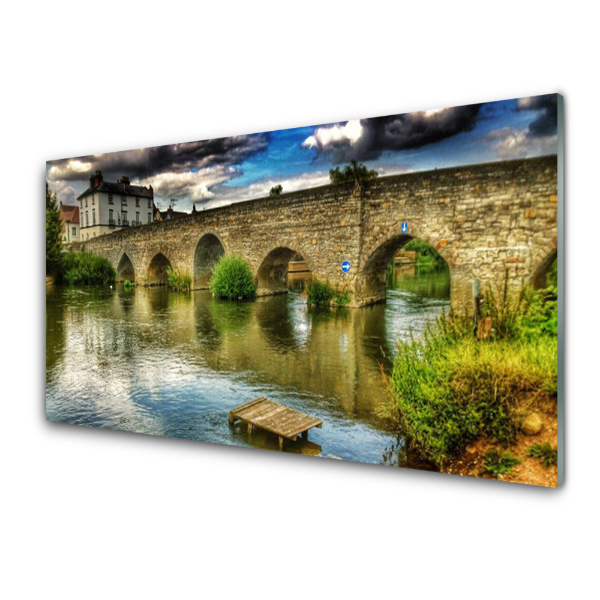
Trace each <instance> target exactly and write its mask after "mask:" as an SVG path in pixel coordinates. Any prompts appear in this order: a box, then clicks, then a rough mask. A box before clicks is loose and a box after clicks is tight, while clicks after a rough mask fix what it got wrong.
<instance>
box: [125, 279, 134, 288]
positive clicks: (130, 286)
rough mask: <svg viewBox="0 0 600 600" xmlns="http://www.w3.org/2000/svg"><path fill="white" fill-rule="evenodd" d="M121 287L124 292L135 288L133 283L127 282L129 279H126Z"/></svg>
mask: <svg viewBox="0 0 600 600" xmlns="http://www.w3.org/2000/svg"><path fill="white" fill-rule="evenodd" d="M123 287H124V288H125V289H126V290H132V289H134V288H135V283H133V282H131V281H129V279H126V280H125V281H124V282H123Z"/></svg>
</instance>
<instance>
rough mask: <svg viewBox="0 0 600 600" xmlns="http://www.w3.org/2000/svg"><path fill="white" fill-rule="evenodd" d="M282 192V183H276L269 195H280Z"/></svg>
mask: <svg viewBox="0 0 600 600" xmlns="http://www.w3.org/2000/svg"><path fill="white" fill-rule="evenodd" d="M281 192H283V187H282V186H281V184H279V185H275V186H273V187H272V188H271V191H270V192H269V196H280V195H281Z"/></svg>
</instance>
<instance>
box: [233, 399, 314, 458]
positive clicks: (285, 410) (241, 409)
mask: <svg viewBox="0 0 600 600" xmlns="http://www.w3.org/2000/svg"><path fill="white" fill-rule="evenodd" d="M236 421H242V422H244V423H246V424H247V425H248V433H249V434H250V433H252V428H253V427H259V428H260V429H264V430H265V431H269V432H270V433H274V434H275V435H277V436H279V449H280V450H281V449H283V440H284V439H287V440H292V441H295V440H296V439H297V437H298V436H299V435H300V434H302V437H303V438H304V439H308V430H309V429H312V428H313V427H321V425H322V424H323V422H322V421H321V419H317V418H316V417H311V416H310V415H307V414H304V413H303V412H300V411H299V410H295V409H294V408H290V407H289V406H284V405H283V404H278V403H277V402H273V401H272V400H268V399H267V398H265V397H264V396H261V397H260V398H255V399H254V400H250V402H246V404H242V405H241V406H238V407H237V408H234V409H233V410H231V411H230V412H229V422H230V423H231V424H233V423H235V422H236Z"/></svg>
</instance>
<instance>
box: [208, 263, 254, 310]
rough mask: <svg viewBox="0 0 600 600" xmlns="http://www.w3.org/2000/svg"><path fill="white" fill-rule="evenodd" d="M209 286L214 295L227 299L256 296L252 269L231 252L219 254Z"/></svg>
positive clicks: (242, 298)
mask: <svg viewBox="0 0 600 600" xmlns="http://www.w3.org/2000/svg"><path fill="white" fill-rule="evenodd" d="M209 287H210V291H211V292H212V293H213V294H214V295H215V296H217V297H218V298H226V299H227V300H245V299H249V298H255V297H256V286H255V285H254V277H253V276H252V270H251V269H250V265H249V264H248V263H247V262H246V261H245V260H244V259H243V258H242V257H241V256H235V255H231V254H224V255H223V256H221V258H219V261H218V262H217V264H216V265H215V267H214V269H213V273H212V277H211V278H210V284H209Z"/></svg>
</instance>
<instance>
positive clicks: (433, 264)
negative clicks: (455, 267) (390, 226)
mask: <svg viewBox="0 0 600 600" xmlns="http://www.w3.org/2000/svg"><path fill="white" fill-rule="evenodd" d="M403 250H408V251H409V252H416V253H417V268H418V269H419V271H442V270H446V269H448V264H447V263H446V261H445V260H444V259H443V258H442V256H440V254H439V252H438V251H437V250H436V249H435V248H434V247H433V246H430V245H429V244H428V243H427V242H424V241H423V240H420V239H418V238H413V239H412V240H410V242H408V243H407V244H406V245H405V246H404V247H403Z"/></svg>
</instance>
